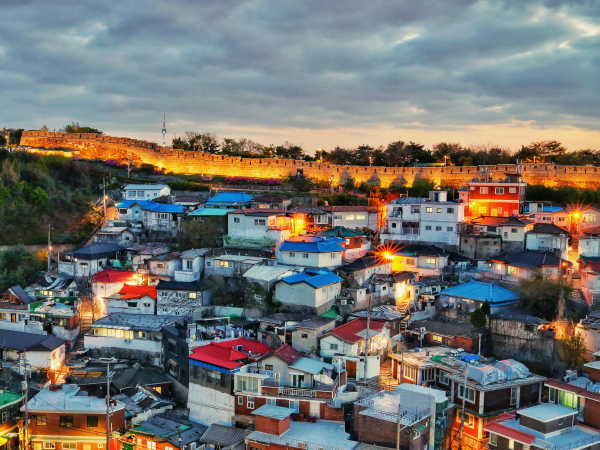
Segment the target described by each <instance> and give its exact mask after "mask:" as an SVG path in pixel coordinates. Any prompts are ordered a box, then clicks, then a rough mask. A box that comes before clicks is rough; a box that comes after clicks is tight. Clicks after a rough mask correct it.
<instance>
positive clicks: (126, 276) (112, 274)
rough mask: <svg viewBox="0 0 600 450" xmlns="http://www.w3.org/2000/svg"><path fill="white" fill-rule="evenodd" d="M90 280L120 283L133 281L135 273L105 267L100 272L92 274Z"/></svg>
mask: <svg viewBox="0 0 600 450" xmlns="http://www.w3.org/2000/svg"><path fill="white" fill-rule="evenodd" d="M92 280H93V281H95V282H97V283H122V282H126V281H134V280H135V274H133V273H132V272H128V271H125V270H116V269H106V270H103V271H102V272H98V273H96V274H94V276H93V277H92Z"/></svg>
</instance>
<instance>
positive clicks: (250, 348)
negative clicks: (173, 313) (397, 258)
mask: <svg viewBox="0 0 600 450" xmlns="http://www.w3.org/2000/svg"><path fill="white" fill-rule="evenodd" d="M238 345H241V346H242V351H239V350H236V349H235V348H236V347H237V346H238ZM270 350H271V347H269V346H267V345H264V344H262V343H261V342H258V341H250V340H248V339H245V338H239V339H232V340H228V341H222V342H211V343H209V344H208V345H203V346H202V347H196V348H195V349H194V351H193V352H192V354H191V355H190V358H191V359H194V360H196V361H202V362H205V363H208V364H213V365H215V366H219V367H224V368H226V369H234V368H236V367H239V366H242V365H243V362H240V361H244V360H246V359H247V358H248V357H249V354H248V353H250V352H251V353H254V354H257V353H258V354H264V353H267V352H268V351H270ZM244 352H248V353H244Z"/></svg>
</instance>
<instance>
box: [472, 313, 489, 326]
mask: <svg viewBox="0 0 600 450" xmlns="http://www.w3.org/2000/svg"><path fill="white" fill-rule="evenodd" d="M471 323H472V324H473V326H474V327H477V328H483V327H485V325H486V323H487V320H486V318H485V313H484V312H483V310H482V309H481V308H477V309H476V310H475V311H473V312H472V313H471Z"/></svg>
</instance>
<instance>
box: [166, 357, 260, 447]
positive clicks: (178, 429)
mask: <svg viewBox="0 0 600 450" xmlns="http://www.w3.org/2000/svg"><path fill="white" fill-rule="evenodd" d="M257 362H258V361H257ZM177 431H178V432H179V450H181V425H179V427H178V428H177Z"/></svg>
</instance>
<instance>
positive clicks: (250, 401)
mask: <svg viewBox="0 0 600 450" xmlns="http://www.w3.org/2000/svg"><path fill="white" fill-rule="evenodd" d="M248 409H254V397H248Z"/></svg>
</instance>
